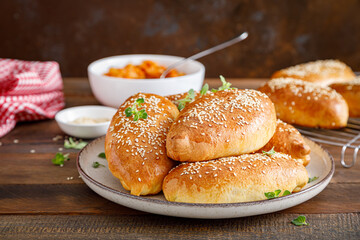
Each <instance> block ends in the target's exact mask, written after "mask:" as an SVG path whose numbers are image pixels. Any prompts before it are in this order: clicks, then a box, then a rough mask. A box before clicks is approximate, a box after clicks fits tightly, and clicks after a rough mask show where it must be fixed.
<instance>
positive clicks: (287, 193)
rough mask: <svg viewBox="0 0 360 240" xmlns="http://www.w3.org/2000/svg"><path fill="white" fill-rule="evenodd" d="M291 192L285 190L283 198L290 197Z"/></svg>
mask: <svg viewBox="0 0 360 240" xmlns="http://www.w3.org/2000/svg"><path fill="white" fill-rule="evenodd" d="M290 194H291V192H290V191H289V190H285V191H284V193H283V196H287V195H290Z"/></svg>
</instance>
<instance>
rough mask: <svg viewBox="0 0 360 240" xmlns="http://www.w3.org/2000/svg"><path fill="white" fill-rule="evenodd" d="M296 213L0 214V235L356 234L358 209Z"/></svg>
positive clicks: (314, 236)
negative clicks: (302, 221) (300, 219)
mask: <svg viewBox="0 0 360 240" xmlns="http://www.w3.org/2000/svg"><path fill="white" fill-rule="evenodd" d="M297 216H298V215H296V214H279V213H275V214H267V215H261V216H254V217H246V218H236V219H219V220H203V219H183V218H174V217H165V216H159V215H146V216H126V217H124V216H84V215H81V216H62V215H55V216H52V215H45V216H41V217H39V216H0V220H1V221H0V236H1V234H2V235H3V238H2V239H38V238H39V237H40V238H42V239H55V238H56V239H85V238H86V239H289V240H291V239H294V240H299V239H344V240H345V239H346V240H348V239H359V238H360V231H359V229H360V214H359V213H356V214H354V213H348V214H308V215H307V222H308V223H309V225H308V226H294V225H293V224H291V223H290V222H291V220H292V219H294V218H296V217H297Z"/></svg>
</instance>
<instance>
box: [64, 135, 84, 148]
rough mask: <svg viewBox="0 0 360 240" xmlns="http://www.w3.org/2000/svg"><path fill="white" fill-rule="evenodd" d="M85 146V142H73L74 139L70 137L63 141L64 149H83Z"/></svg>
mask: <svg viewBox="0 0 360 240" xmlns="http://www.w3.org/2000/svg"><path fill="white" fill-rule="evenodd" d="M86 145H87V142H84V141H82V140H80V141H74V139H73V138H72V137H69V139H65V141H64V147H65V148H73V149H83V148H84V147H85V146H86Z"/></svg>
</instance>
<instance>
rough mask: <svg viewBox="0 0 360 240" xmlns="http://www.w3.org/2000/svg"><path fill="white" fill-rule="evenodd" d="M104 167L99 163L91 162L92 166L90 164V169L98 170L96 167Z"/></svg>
mask: <svg viewBox="0 0 360 240" xmlns="http://www.w3.org/2000/svg"><path fill="white" fill-rule="evenodd" d="M100 166H101V167H105V165H103V164H101V163H99V162H93V164H92V167H93V168H98V167H100Z"/></svg>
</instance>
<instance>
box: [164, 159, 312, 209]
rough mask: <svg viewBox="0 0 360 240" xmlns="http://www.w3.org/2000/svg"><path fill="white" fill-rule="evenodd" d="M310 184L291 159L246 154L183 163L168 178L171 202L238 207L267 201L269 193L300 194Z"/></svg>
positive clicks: (165, 189)
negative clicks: (220, 204)
mask: <svg viewBox="0 0 360 240" xmlns="http://www.w3.org/2000/svg"><path fill="white" fill-rule="evenodd" d="M307 182H308V174H307V171H306V169H305V167H304V166H303V165H302V164H301V163H300V162H299V161H296V160H294V159H292V158H291V157H290V156H289V155H287V154H283V153H275V154H274V155H272V156H267V155H265V154H260V153H256V154H244V155H240V156H238V157H227V158H220V159H218V160H212V161H206V162H194V163H183V164H180V165H179V166H177V167H176V168H174V169H173V170H171V172H170V173H169V174H168V175H167V176H166V177H165V180H164V183H163V192H164V195H165V198H166V199H167V200H168V201H174V202H186V203H235V202H249V201H258V200H265V199H267V198H266V196H265V194H264V193H266V192H273V191H275V190H277V189H280V190H281V191H282V193H281V194H280V196H281V195H282V194H283V192H284V191H285V190H289V191H290V192H297V191H300V190H301V189H302V188H303V187H304V186H305V185H306V183H307Z"/></svg>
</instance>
